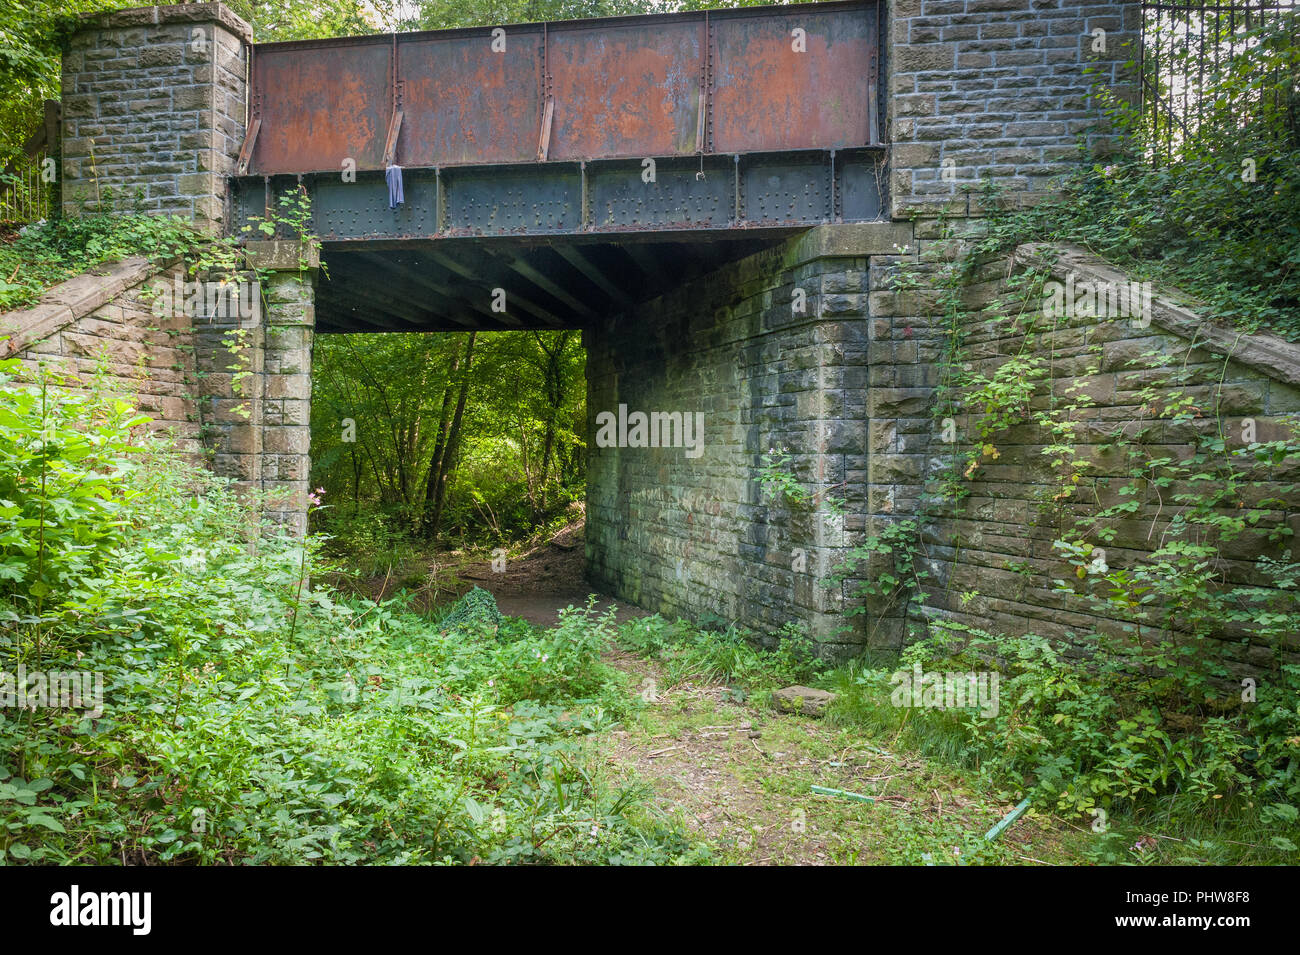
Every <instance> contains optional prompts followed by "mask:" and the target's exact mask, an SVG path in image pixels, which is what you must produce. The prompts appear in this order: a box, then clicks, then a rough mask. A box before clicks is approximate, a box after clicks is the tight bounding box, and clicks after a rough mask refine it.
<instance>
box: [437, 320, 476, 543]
mask: <svg viewBox="0 0 1300 955" xmlns="http://www.w3.org/2000/svg"><path fill="white" fill-rule="evenodd" d="M477 335H478V332H470V333H469V341H468V342H466V344H465V367H464V371H463V374H462V376H461V379H460V397H459V398H457V399H456V413H455V414H454V415H453V416H452V419H451V430H450V432H449V433H448V435H447V444H446V447H445V448H444V450H443V455H442V460H441V461H439V462H438V472H439V473H438V480H437V483H436V484H435V485H434V497H433V520H432V521H431V522H430V524H429V539H430V540H433V541H436V540H437V539H438V526H439V525H440V524H441V523H442V505H443V502H444V501H445V500H446V497H447V475H448V474H449V473H450V471H451V469H452V467H453V466H454V462H455V459H456V455H457V453H458V452H459V451H460V422H461V418H462V417H464V414H465V400H466V398H468V397H469V377H470V371H471V369H472V367H473V361H474V338H475V336H477Z"/></svg>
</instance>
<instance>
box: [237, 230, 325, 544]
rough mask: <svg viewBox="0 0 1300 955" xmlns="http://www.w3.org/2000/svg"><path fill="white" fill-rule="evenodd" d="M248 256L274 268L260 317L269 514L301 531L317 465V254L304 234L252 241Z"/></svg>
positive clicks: (263, 474)
mask: <svg viewBox="0 0 1300 955" xmlns="http://www.w3.org/2000/svg"><path fill="white" fill-rule="evenodd" d="M248 258H249V262H250V264H251V265H252V266H253V267H254V268H256V269H258V270H259V271H263V272H265V271H266V270H271V271H270V274H269V277H268V278H267V279H266V281H265V283H264V286H263V291H264V293H265V294H264V305H265V308H264V310H263V321H262V375H261V386H262V387H261V422H260V424H261V462H260V471H259V479H260V481H261V487H262V491H263V493H264V494H265V495H266V498H267V516H268V517H269V518H270V519H271V520H272V521H274V522H275V523H277V524H280V525H281V526H282V527H284V528H285V529H287V530H291V531H292V532H293V533H295V534H297V535H298V536H302V535H303V534H304V533H306V530H307V493H308V491H309V487H308V479H309V477H310V471H311V458H310V452H311V349H312V342H313V339H314V337H315V328H316V306H315V287H314V286H315V277H316V270H317V269H318V268H319V266H320V258H319V254H318V253H317V252H316V251H314V250H311V249H309V247H307V246H304V245H302V244H300V243H298V242H294V241H278V242H250V243H249V244H248Z"/></svg>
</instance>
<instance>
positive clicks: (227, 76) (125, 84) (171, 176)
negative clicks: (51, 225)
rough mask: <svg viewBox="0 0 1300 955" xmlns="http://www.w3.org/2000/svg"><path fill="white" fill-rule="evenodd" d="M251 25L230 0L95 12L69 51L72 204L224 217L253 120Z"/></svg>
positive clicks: (66, 196) (67, 137)
mask: <svg viewBox="0 0 1300 955" xmlns="http://www.w3.org/2000/svg"><path fill="white" fill-rule="evenodd" d="M251 43H252V30H251V28H250V27H249V25H248V24H247V23H245V22H244V21H243V20H241V19H239V17H237V16H235V15H234V14H233V13H231V12H230V10H229V9H228V8H227V7H225V6H223V5H222V4H220V3H187V4H180V5H177V6H166V7H140V8H136V9H130V10H116V11H113V12H110V13H101V14H93V15H89V16H87V17H85V18H84V19H83V20H82V21H81V24H80V27H79V29H78V30H77V32H76V33H74V34H73V35H72V37H71V39H70V40H69V49H68V52H67V53H66V54H65V55H64V57H63V130H62V136H63V168H62V176H63V211H64V213H65V214H68V215H75V214H77V212H78V211H79V210H80V209H82V208H83V207H85V208H89V209H96V208H106V209H107V208H116V209H117V210H118V211H130V210H132V209H134V208H136V206H137V203H138V204H139V206H140V207H142V208H143V209H144V211H146V212H151V213H170V214H175V215H179V216H182V217H183V218H186V219H192V220H193V221H195V222H197V223H199V224H200V225H202V226H204V227H205V228H207V229H210V230H211V231H214V232H216V231H219V230H220V229H221V228H222V226H223V223H224V218H225V216H224V209H225V195H226V184H225V177H226V176H228V175H231V174H233V173H234V171H235V162H236V160H237V158H238V156H239V147H240V145H241V143H242V142H243V138H244V129H245V126H246V124H247V98H248V86H247V75H248V62H249V44H251Z"/></svg>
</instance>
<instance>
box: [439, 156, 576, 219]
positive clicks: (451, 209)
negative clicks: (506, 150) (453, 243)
mask: <svg viewBox="0 0 1300 955" xmlns="http://www.w3.org/2000/svg"><path fill="white" fill-rule="evenodd" d="M577 172H578V169H577V167H576V166H568V165H558V164H557V165H549V164H548V165H545V166H535V167H533V168H524V169H520V168H518V167H513V168H512V167H508V166H497V167H486V168H482V169H477V168H476V169H461V170H456V171H453V172H449V173H446V174H445V177H444V188H445V189H446V216H445V220H446V221H445V223H444V226H445V230H446V234H447V235H453V236H477V235H528V234H542V235H544V234H548V233H560V232H574V231H577V229H578V228H579V226H580V225H581V222H582V182H581V180H580V179H579V177H578V175H577Z"/></svg>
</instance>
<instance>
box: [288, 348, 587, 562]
mask: <svg viewBox="0 0 1300 955" xmlns="http://www.w3.org/2000/svg"><path fill="white" fill-rule="evenodd" d="M313 363H314V378H313V391H312V399H313V400H312V482H313V486H317V487H321V488H324V489H325V492H326V500H328V501H329V502H331V503H332V504H333V505H334V506H333V507H332V508H331V509H330V510H327V511H323V512H321V513H320V515H319V519H318V521H317V525H318V526H319V527H321V528H322V529H325V530H327V531H328V532H329V533H331V534H334V535H337V536H338V537H339V538H340V546H345V547H347V549H348V550H349V552H351V553H353V554H354V555H355V554H356V551H357V550H358V549H359V550H362V551H376V550H382V549H384V548H387V547H389V546H390V545H391V544H392V543H393V541H394V540H401V539H403V538H408V539H409V538H418V539H438V540H441V541H443V542H449V541H450V542H472V543H475V544H477V545H478V546H480V547H481V546H484V545H486V546H488V547H495V546H497V545H498V544H502V543H509V542H510V541H512V540H517V539H520V538H523V537H527V536H528V535H530V534H532V533H534V532H535V531H537V530H539V529H544V528H546V527H548V526H551V525H553V524H555V523H563V522H564V521H566V520H568V519H570V518H571V517H572V511H571V508H573V507H580V506H581V505H580V504H579V503H578V502H580V501H581V500H582V498H583V496H584V489H585V485H584V478H585V474H586V444H585V440H584V438H583V434H584V433H585V431H586V381H585V378H584V371H583V369H584V363H585V354H584V352H583V349H582V341H581V336H580V334H579V333H578V332H577V331H569V330H566V331H545V332H477V333H432V334H423V335H421V334H385V335H339V336H328V337H326V336H322V337H321V338H319V339H318V340H317V343H316V348H315V353H314V355H313Z"/></svg>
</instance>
